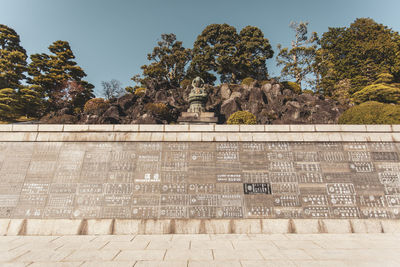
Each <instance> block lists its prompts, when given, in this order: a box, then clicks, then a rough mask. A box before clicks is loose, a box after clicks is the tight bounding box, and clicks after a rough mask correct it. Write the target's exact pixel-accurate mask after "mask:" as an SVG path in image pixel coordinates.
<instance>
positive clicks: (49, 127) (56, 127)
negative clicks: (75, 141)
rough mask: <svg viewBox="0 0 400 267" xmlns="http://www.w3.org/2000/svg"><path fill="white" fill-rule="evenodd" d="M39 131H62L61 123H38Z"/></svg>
mask: <svg viewBox="0 0 400 267" xmlns="http://www.w3.org/2000/svg"><path fill="white" fill-rule="evenodd" d="M38 130H39V132H62V131H63V130H64V125H63V124H39V129H38Z"/></svg>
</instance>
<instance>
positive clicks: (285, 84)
mask: <svg viewBox="0 0 400 267" xmlns="http://www.w3.org/2000/svg"><path fill="white" fill-rule="evenodd" d="M282 85H283V88H285V89H290V90H292V91H293V92H295V93H296V94H301V87H300V85H299V84H298V83H295V82H282Z"/></svg>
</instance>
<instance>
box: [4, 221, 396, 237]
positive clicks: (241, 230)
mask: <svg viewBox="0 0 400 267" xmlns="http://www.w3.org/2000/svg"><path fill="white" fill-rule="evenodd" d="M323 233H327V234H351V233H400V220H370V219H366V220H361V219H355V220H353V219H350V220H346V219H343V220H341V219H340V220H338V219H224V220H213V219H209V220H197V219H193V220H192V219H189V220H177V219H170V220H120V219H100V220H64V219H52V220H47V219H43V220H42V219H25V220H21V219H1V220H0V235H7V236H16V235H26V236H34V235H42V236H54V235H131V234H147V235H151V234H323Z"/></svg>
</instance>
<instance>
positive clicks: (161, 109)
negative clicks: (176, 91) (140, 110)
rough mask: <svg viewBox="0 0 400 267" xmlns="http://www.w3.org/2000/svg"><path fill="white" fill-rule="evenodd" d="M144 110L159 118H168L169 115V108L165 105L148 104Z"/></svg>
mask: <svg viewBox="0 0 400 267" xmlns="http://www.w3.org/2000/svg"><path fill="white" fill-rule="evenodd" d="M144 109H145V110H146V111H149V112H151V113H153V114H154V115H155V116H158V117H163V118H166V117H168V115H169V108H168V107H167V105H166V104H164V103H147V104H146V105H145V106H144Z"/></svg>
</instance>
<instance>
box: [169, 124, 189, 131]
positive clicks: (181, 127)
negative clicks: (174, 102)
mask: <svg viewBox="0 0 400 267" xmlns="http://www.w3.org/2000/svg"><path fill="white" fill-rule="evenodd" d="M164 130H165V131H166V132H187V131H189V125H188V124H186V125H185V124H170V125H168V124H167V125H165V126H164Z"/></svg>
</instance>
